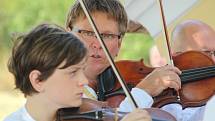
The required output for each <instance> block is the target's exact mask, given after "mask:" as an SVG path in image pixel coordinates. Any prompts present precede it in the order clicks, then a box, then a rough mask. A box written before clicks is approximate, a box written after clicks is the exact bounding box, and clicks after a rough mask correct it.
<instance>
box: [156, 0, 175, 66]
mask: <svg viewBox="0 0 215 121" xmlns="http://www.w3.org/2000/svg"><path fill="white" fill-rule="evenodd" d="M158 2H159V6H160V13H161V18H162V23H163V30H164V34H165V40H166V44H167V48H168V55H169V59H170V64H171V65H173V66H174V63H173V59H172V51H171V47H170V41H169V35H168V30H167V25H166V20H165V15H164V10H163V4H162V0H158Z"/></svg>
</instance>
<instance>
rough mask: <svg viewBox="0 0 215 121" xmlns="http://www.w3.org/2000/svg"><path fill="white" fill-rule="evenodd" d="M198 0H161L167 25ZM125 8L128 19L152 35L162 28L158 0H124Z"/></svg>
mask: <svg viewBox="0 0 215 121" xmlns="http://www.w3.org/2000/svg"><path fill="white" fill-rule="evenodd" d="M198 1H199V0H163V9H164V14H165V18H166V22H167V25H169V24H170V23H171V22H173V21H174V20H175V19H177V18H178V17H179V16H181V15H183V14H184V13H185V12H186V11H188V10H190V9H191V8H192V6H193V5H195V4H196V3H198ZM125 9H126V11H127V13H128V16H129V18H130V19H132V20H135V21H138V22H140V23H141V24H142V25H143V26H145V27H146V28H147V29H148V31H149V32H150V34H151V35H152V36H153V37H156V36H157V35H158V34H159V33H160V32H161V30H162V19H161V15H160V14H161V13H160V7H159V3H158V0H125Z"/></svg>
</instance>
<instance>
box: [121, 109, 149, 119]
mask: <svg viewBox="0 0 215 121" xmlns="http://www.w3.org/2000/svg"><path fill="white" fill-rule="evenodd" d="M121 121H152V119H151V116H150V115H149V113H148V112H147V111H145V110H142V109H135V110H134V111H133V112H131V113H129V114H127V115H126V116H125V117H124V118H123V119H122V120H121Z"/></svg>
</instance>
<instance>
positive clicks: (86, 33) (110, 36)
mask: <svg viewBox="0 0 215 121" xmlns="http://www.w3.org/2000/svg"><path fill="white" fill-rule="evenodd" d="M72 31H73V32H77V33H79V34H81V36H82V37H83V38H86V39H95V37H96V34H95V32H93V31H88V30H81V29H78V28H73V29H72ZM100 35H101V38H102V39H103V40H104V41H106V40H107V41H108V40H119V39H121V37H122V35H117V34H106V33H100Z"/></svg>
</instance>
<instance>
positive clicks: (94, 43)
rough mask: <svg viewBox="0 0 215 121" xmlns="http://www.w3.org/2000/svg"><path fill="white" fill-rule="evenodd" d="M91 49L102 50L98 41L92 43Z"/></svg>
mask: <svg viewBox="0 0 215 121" xmlns="http://www.w3.org/2000/svg"><path fill="white" fill-rule="evenodd" d="M90 48H92V49H101V48H102V47H101V45H100V43H99V41H98V40H97V39H94V40H92V42H91V43H90Z"/></svg>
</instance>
